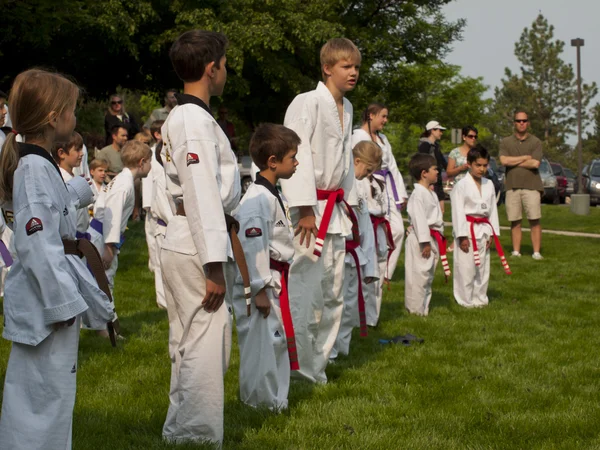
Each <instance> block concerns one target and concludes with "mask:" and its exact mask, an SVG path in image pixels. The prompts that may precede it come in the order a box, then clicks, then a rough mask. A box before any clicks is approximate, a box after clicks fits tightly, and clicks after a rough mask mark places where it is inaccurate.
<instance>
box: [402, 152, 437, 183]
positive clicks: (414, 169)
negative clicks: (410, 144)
mask: <svg viewBox="0 0 600 450" xmlns="http://www.w3.org/2000/svg"><path fill="white" fill-rule="evenodd" d="M435 165H437V163H436V161H435V158H434V157H433V156H431V155H429V154H427V153H416V154H415V155H413V157H412V158H410V161H409V163H408V170H409V172H410V174H411V175H412V177H413V178H414V179H415V182H418V181H419V180H420V179H421V174H422V173H423V171H425V172H427V171H428V170H429V169H431V168H432V167H433V166H435Z"/></svg>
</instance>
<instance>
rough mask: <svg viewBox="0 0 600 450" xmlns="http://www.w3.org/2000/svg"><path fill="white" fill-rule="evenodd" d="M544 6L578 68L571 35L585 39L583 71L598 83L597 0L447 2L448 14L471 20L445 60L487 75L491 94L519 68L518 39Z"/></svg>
mask: <svg viewBox="0 0 600 450" xmlns="http://www.w3.org/2000/svg"><path fill="white" fill-rule="evenodd" d="M540 11H541V13H542V14H543V15H544V17H545V18H546V19H547V20H548V23H549V24H551V25H554V39H560V40H561V41H564V42H565V48H564V51H563V55H562V57H563V60H565V61H566V62H567V63H571V64H572V65H573V70H574V71H575V70H576V64H577V57H576V49H575V47H571V39H574V38H578V37H580V38H582V39H584V40H585V46H584V47H582V48H581V77H582V78H583V80H584V82H591V81H595V82H596V83H597V84H599V85H600V58H599V57H598V55H600V1H599V0H455V1H453V2H452V3H450V4H448V5H446V6H445V7H444V12H445V14H446V17H447V18H448V19H450V20H456V19H459V18H464V19H467V25H466V27H465V29H464V32H463V40H462V41H460V42H456V43H455V44H454V46H453V50H452V52H451V53H450V54H449V55H448V57H447V58H446V61H447V62H449V63H451V64H456V65H459V66H461V67H462V74H463V75H467V76H471V77H483V80H484V83H485V84H487V85H489V86H490V90H489V91H488V95H489V96H490V97H491V96H492V95H493V88H494V87H495V86H499V85H500V80H501V79H502V78H503V76H504V68H505V67H508V68H510V69H511V70H512V71H513V72H515V71H519V64H518V61H517V58H516V57H515V55H514V50H515V42H517V41H518V40H519V37H520V36H521V33H522V31H523V29H524V28H525V27H531V24H532V23H533V21H534V20H535V19H536V17H537V16H538V14H539V13H540ZM598 100H600V99H598V98H596V101H598ZM571 140H572V139H570V140H569V141H571ZM570 143H574V142H570Z"/></svg>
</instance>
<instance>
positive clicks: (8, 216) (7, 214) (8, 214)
mask: <svg viewBox="0 0 600 450" xmlns="http://www.w3.org/2000/svg"><path fill="white" fill-rule="evenodd" d="M2 215H3V216H4V221H5V222H6V223H14V221H15V215H14V214H13V212H12V211H9V210H2Z"/></svg>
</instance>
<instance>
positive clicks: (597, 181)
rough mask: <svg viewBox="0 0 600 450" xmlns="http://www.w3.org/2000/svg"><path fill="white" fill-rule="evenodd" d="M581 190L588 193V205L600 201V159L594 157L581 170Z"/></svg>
mask: <svg viewBox="0 0 600 450" xmlns="http://www.w3.org/2000/svg"><path fill="white" fill-rule="evenodd" d="M581 175H582V179H583V191H584V192H585V193H587V194H590V205H597V204H598V203H600V159H594V160H593V161H592V162H590V163H589V164H588V165H587V166H585V167H584V169H583V171H582V174H581Z"/></svg>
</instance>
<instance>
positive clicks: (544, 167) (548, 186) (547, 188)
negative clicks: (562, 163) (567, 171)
mask: <svg viewBox="0 0 600 450" xmlns="http://www.w3.org/2000/svg"><path fill="white" fill-rule="evenodd" d="M538 171H539V173H540V177H542V184H543V185H544V194H543V196H542V201H546V202H549V203H554V204H558V202H559V197H558V191H557V182H556V177H555V176H554V173H553V172H552V167H551V166H550V163H549V162H548V160H547V159H545V158H544V159H542V161H541V163H540V167H539V169H538Z"/></svg>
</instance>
